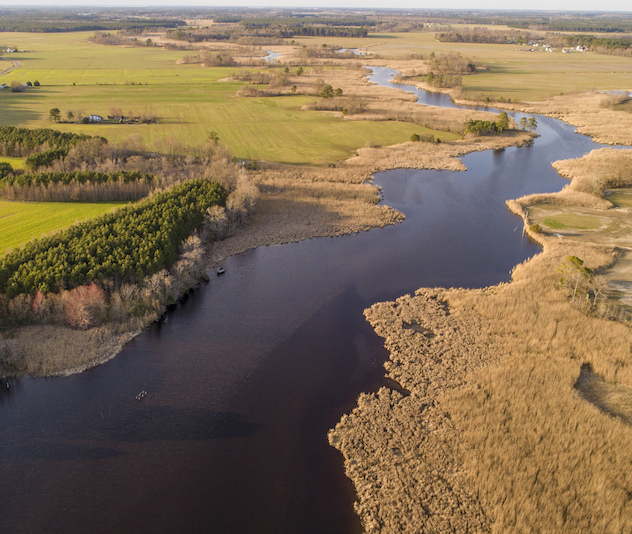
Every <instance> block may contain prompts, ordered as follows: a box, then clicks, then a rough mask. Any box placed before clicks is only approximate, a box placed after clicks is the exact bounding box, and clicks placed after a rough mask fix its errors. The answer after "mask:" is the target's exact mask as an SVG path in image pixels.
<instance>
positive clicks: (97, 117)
mask: <svg viewBox="0 0 632 534" xmlns="http://www.w3.org/2000/svg"><path fill="white" fill-rule="evenodd" d="M88 122H103V117H101V115H88Z"/></svg>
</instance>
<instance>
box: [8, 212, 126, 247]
mask: <svg viewBox="0 0 632 534" xmlns="http://www.w3.org/2000/svg"><path fill="white" fill-rule="evenodd" d="M123 204H126V203H125V202H104V203H74V202H73V203H70V202H69V203H65V202H8V201H0V253H4V252H6V251H7V250H8V249H10V248H14V247H17V246H19V245H21V244H23V243H26V242H27V241H30V240H31V239H33V238H36V237H40V236H42V235H44V234H48V233H50V232H53V231H56V230H62V229H63V228H67V227H68V226H70V225H72V224H73V223H75V222H79V221H84V220H86V219H91V218H93V217H97V216H99V215H102V214H104V213H107V212H109V211H110V210H112V209H113V208H116V207H118V206H121V205H123Z"/></svg>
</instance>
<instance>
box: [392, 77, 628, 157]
mask: <svg viewBox="0 0 632 534" xmlns="http://www.w3.org/2000/svg"><path fill="white" fill-rule="evenodd" d="M398 81H399V82H400V83H404V84H409V85H414V86H416V87H421V88H422V89H426V90H430V91H437V92H441V93H446V94H449V95H450V96H451V97H452V98H453V99H454V101H455V102H457V103H459V104H464V105H473V106H475V105H480V104H481V102H475V101H470V100H465V99H463V97H462V93H461V90H460V88H454V89H440V88H434V87H431V86H429V85H428V84H426V83H424V82H420V81H411V80H406V79H402V80H398ZM620 100H621V99H620V98H619V97H618V95H607V94H603V93H599V92H597V91H590V92H587V93H577V94H568V95H559V96H554V97H552V98H548V99H546V100H544V101H542V102H520V103H513V104H509V103H506V102H493V103H492V104H491V105H493V106H494V107H496V108H501V109H507V110H513V111H522V112H524V113H540V114H542V115H546V116H547V117H553V118H556V119H560V120H562V121H564V122H567V123H569V124H572V125H573V126H577V131H578V132H579V133H582V134H585V135H589V136H590V137H592V138H593V140H595V141H596V142H598V143H606V144H610V145H632V114H630V113H627V112H626V111H625V110H623V109H617V108H616V107H615V104H616V103H617V102H618V101H620ZM487 120H489V119H487Z"/></svg>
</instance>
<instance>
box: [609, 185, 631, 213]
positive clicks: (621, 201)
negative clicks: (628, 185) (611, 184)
mask: <svg viewBox="0 0 632 534" xmlns="http://www.w3.org/2000/svg"><path fill="white" fill-rule="evenodd" d="M606 199H607V200H609V201H610V202H612V203H613V204H614V205H615V206H616V207H618V208H632V191H629V190H625V189H617V190H614V191H611V192H610V193H609V194H608V195H607V196H606Z"/></svg>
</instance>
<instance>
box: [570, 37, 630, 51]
mask: <svg viewBox="0 0 632 534" xmlns="http://www.w3.org/2000/svg"><path fill="white" fill-rule="evenodd" d="M563 39H564V40H565V41H566V45H567V46H572V47H575V46H578V45H582V46H585V47H586V48H588V49H590V50H593V51H595V52H602V53H614V52H615V51H616V50H620V51H625V50H628V49H630V48H632V38H619V37H597V36H596V35H564V36H563Z"/></svg>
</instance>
